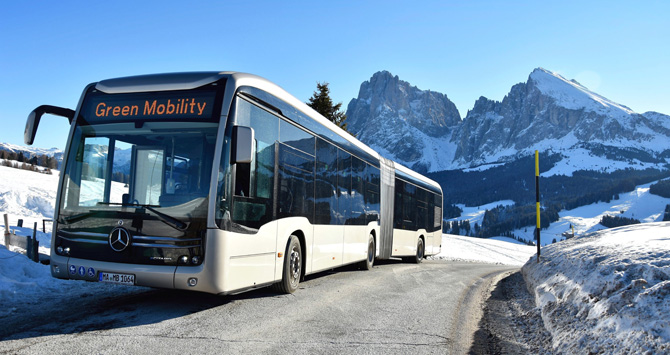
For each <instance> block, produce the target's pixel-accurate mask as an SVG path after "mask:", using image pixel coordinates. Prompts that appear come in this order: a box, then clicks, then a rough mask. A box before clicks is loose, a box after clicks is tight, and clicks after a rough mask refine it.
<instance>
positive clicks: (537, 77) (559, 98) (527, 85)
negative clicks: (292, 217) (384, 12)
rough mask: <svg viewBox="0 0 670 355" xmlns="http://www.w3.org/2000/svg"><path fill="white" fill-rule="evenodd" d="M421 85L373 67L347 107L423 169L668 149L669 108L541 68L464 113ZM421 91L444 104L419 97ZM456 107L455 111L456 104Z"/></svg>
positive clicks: (387, 147) (390, 153)
mask: <svg viewBox="0 0 670 355" xmlns="http://www.w3.org/2000/svg"><path fill="white" fill-rule="evenodd" d="M394 86H395V87H397V89H394V88H393V87H394ZM379 88H383V92H380V91H379ZM421 91H422V90H420V89H418V88H416V87H414V86H412V85H411V84H409V83H408V82H405V81H402V80H400V79H399V78H398V77H397V76H393V75H392V74H391V73H390V72H388V71H382V72H378V73H375V74H374V75H373V76H372V78H371V80H370V81H365V82H363V83H362V84H361V90H360V92H359V97H358V98H356V99H352V100H351V102H350V103H349V105H348V107H347V117H348V121H349V122H350V123H349V127H351V131H352V132H353V133H354V134H356V135H357V136H358V137H359V139H360V140H362V141H363V142H364V143H366V144H368V145H370V146H371V147H373V148H375V149H377V150H378V151H380V153H381V154H382V155H384V156H385V157H386V158H390V159H393V160H396V161H398V162H400V163H402V164H403V165H407V166H409V167H411V168H413V169H415V170H418V171H420V172H424V173H425V172H435V171H443V170H451V169H468V168H473V167H477V166H486V165H488V164H498V163H505V162H509V161H513V160H515V159H516V157H518V156H520V155H528V154H532V153H533V151H534V150H549V151H553V152H556V153H560V154H562V155H564V157H565V159H566V160H567V161H569V160H570V156H571V155H575V154H581V155H584V151H585V150H586V151H587V155H590V156H591V157H592V158H598V157H600V158H602V157H605V158H607V159H609V160H611V161H617V159H616V154H612V153H611V151H616V150H618V149H620V148H621V147H627V148H630V149H634V150H636V151H637V153H638V155H645V154H651V155H653V156H655V157H656V158H660V157H664V156H668V155H670V116H667V115H664V114H661V113H657V112H647V113H645V114H639V113H636V112H634V111H633V110H631V109H630V108H628V107H627V106H625V105H622V104H618V103H616V102H614V101H611V100H609V99H607V98H605V97H604V96H602V95H599V94H597V93H595V92H593V91H591V90H589V89H588V88H586V87H585V86H583V85H582V84H580V83H579V82H577V81H575V80H568V79H566V78H564V77H563V76H561V75H560V74H557V73H555V72H552V71H549V70H547V69H544V68H537V69H535V70H533V71H532V72H531V73H530V75H529V76H528V79H527V81H526V82H522V83H518V84H515V85H513V86H512V87H511V89H510V91H509V93H508V94H507V95H505V97H504V98H503V99H502V100H501V101H495V100H490V99H488V98H486V97H484V96H481V97H480V98H479V99H477V100H476V101H475V103H474V106H473V107H472V109H470V110H468V111H467V114H466V116H465V117H464V118H462V119H460V117H459V116H458V115H456V116H453V115H452V116H449V111H448V110H445V109H444V108H445V107H451V105H453V103H451V101H448V98H447V95H443V94H440V93H437V92H435V91H430V90H425V91H422V92H423V94H422V93H421ZM410 94H411V95H410ZM393 95H395V96H393ZM422 95H429V96H431V97H435V98H439V99H441V100H443V102H446V101H448V103H449V104H447V105H444V104H443V105H433V101H431V100H421V101H416V99H415V98H416V97H419V96H422ZM408 101H410V102H413V103H414V105H413V106H412V115H411V116H412V117H411V120H410V119H408V118H409V117H408V116H410V115H408V113H407V109H406V106H403V105H402V104H401V105H398V104H397V103H403V102H408ZM453 108H454V111H456V112H458V110H457V109H455V105H453ZM425 113H430V114H431V115H432V116H430V117H427V116H426V114H425ZM422 115H423V119H422ZM440 116H442V117H443V118H441V117H440ZM389 122H390V124H389ZM427 137H428V138H427ZM398 142H400V144H398ZM585 144H586V145H588V144H593V145H597V146H598V149H595V150H594V149H589V148H588V147H585ZM602 147H606V148H604V149H603V148H602ZM608 156H609V158H608ZM612 157H614V158H612ZM618 161H619V162H621V159H619V160H618ZM623 161H624V162H625V163H626V164H619V163H617V164H613V165H616V167H617V168H620V167H623V168H626V167H632V168H639V169H645V168H648V167H650V166H649V165H650V164H646V165H645V164H644V163H645V162H644V161H640V160H639V159H624V160H623ZM663 163H664V164H667V163H668V160H667V159H663ZM570 164H572V165H574V161H572V162H570ZM640 164H642V165H640ZM656 164H658V162H656ZM606 165H607V164H600V165H599V168H607V167H606ZM575 168H577V170H578V168H580V167H575ZM581 168H588V166H582V167H581ZM573 170H574V169H573ZM567 173H568V174H569V173H570V172H569V171H568V172H567Z"/></svg>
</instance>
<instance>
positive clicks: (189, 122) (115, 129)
mask: <svg viewBox="0 0 670 355" xmlns="http://www.w3.org/2000/svg"><path fill="white" fill-rule="evenodd" d="M44 114H52V115H58V116H63V117H66V118H68V119H69V121H70V133H69V136H68V144H67V147H66V149H65V155H64V161H63V168H62V172H61V176H60V182H59V187H58V194H57V198H56V208H55V218H54V227H53V234H52V240H51V274H52V275H53V276H54V277H56V278H61V279H76V280H86V281H94V282H111V283H120V284H126V285H139V286H149V287H158V288H174V289H185V290H195V291H202V292H208V293H214V294H234V293H238V292H242V291H245V290H249V289H254V288H259V287H265V286H270V285H274V286H275V287H276V289H277V290H278V291H280V292H286V293H292V292H294V291H295V290H296V289H297V287H298V284H299V282H300V281H301V280H303V278H304V276H305V275H308V274H311V273H316V272H319V271H324V270H329V269H333V268H336V267H340V266H343V265H347V264H354V263H359V264H360V265H361V267H362V268H363V269H370V268H372V266H373V264H374V262H375V259H389V258H392V257H393V258H396V257H397V258H404V259H406V260H408V261H412V262H416V263H419V262H421V260H422V259H423V258H424V257H425V256H426V255H432V254H437V253H439V252H440V248H441V239H442V238H441V235H442V207H443V206H442V190H441V188H440V186H439V185H438V184H437V183H435V182H434V181H432V180H430V179H428V178H425V177H423V176H421V175H420V174H418V173H416V172H414V171H412V170H410V169H408V168H406V167H403V166H401V165H399V164H395V163H394V162H393V161H390V160H387V159H384V158H382V157H381V156H380V155H379V154H378V153H377V152H375V151H374V150H372V149H371V148H369V147H368V146H366V145H364V144H363V143H361V142H360V141H358V140H357V139H355V138H354V137H353V136H351V135H349V134H348V133H347V132H345V131H343V130H341V129H340V128H339V127H337V126H336V125H334V124H333V123H331V122H330V121H328V120H327V119H326V118H324V117H323V116H321V115H320V114H318V113H317V112H316V111H314V110H313V109H311V108H310V107H309V106H307V105H306V104H304V103H303V102H301V101H299V100H298V99H296V98H295V97H293V96H291V95H290V94H288V93H287V92H286V91H284V90H283V89H281V88H280V87H279V86H277V85H275V84H273V83H271V82H269V81H267V80H265V79H263V78H260V77H258V76H254V75H250V74H244V73H235V72H195V73H175V74H160V75H144V76H134V77H125V78H118V79H110V80H103V81H100V82H97V83H92V84H90V85H88V86H87V87H86V88H85V89H84V92H83V94H82V96H81V99H80V101H79V104H78V106H77V108H76V110H74V111H73V110H70V109H66V108H62V107H56V106H47V105H44V106H40V107H38V108H36V109H35V110H34V111H33V112H31V114H30V115H29V116H28V120H27V122H26V130H25V132H24V139H25V142H26V144H29V145H30V144H32V143H33V141H34V138H35V134H36V131H37V127H38V124H39V121H40V118H41V117H42V115H44Z"/></svg>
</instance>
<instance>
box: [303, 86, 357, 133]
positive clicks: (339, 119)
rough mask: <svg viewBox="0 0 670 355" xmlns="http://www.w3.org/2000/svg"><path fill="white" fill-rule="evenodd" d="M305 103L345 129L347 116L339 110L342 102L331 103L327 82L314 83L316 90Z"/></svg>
mask: <svg viewBox="0 0 670 355" xmlns="http://www.w3.org/2000/svg"><path fill="white" fill-rule="evenodd" d="M307 105H308V106H309V107H311V108H313V109H314V110H315V111H316V112H318V113H320V114H322V115H323V116H324V117H326V118H327V119H328V120H330V121H331V122H333V123H334V124H336V125H337V126H338V127H340V128H342V129H343V130H345V131H347V122H346V120H347V116H346V115H345V114H344V112H342V111H340V107H342V103H341V102H340V103H338V104H337V105H333V100H332V99H331V98H330V89H329V88H328V83H323V84H322V83H319V82H317V83H316V91H315V92H314V94H313V95H312V97H310V98H309V102H308V103H307ZM347 132H348V131H347Z"/></svg>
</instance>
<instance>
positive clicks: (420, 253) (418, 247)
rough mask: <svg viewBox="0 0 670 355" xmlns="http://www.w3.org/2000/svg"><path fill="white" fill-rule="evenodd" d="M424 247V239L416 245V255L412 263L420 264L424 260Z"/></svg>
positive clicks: (420, 239)
mask: <svg viewBox="0 0 670 355" xmlns="http://www.w3.org/2000/svg"><path fill="white" fill-rule="evenodd" d="M424 251H425V250H424V247H423V239H422V238H419V241H418V242H417V243H416V255H415V256H414V258H412V262H414V263H415V264H420V263H421V260H423V254H424Z"/></svg>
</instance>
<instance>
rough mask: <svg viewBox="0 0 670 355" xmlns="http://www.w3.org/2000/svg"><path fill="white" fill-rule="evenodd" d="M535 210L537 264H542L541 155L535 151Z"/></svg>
mask: <svg viewBox="0 0 670 355" xmlns="http://www.w3.org/2000/svg"><path fill="white" fill-rule="evenodd" d="M535 210H536V213H537V222H536V226H535V236H536V240H537V262H538V263H539V262H540V153H538V151H537V150H536V151H535Z"/></svg>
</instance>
